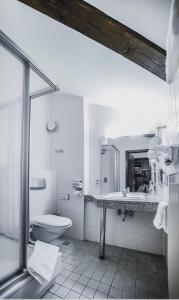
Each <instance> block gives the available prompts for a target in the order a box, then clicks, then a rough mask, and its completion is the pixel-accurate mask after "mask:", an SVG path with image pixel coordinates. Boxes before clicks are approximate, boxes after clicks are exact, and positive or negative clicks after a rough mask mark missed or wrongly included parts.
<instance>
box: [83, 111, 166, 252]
mask: <svg viewBox="0 0 179 300" xmlns="http://www.w3.org/2000/svg"><path fill="white" fill-rule="evenodd" d="M95 109H96V111H95ZM105 109H106V111H107V108H105ZM102 111H103V108H102ZM109 111H110V110H109ZM99 112H100V107H98V106H97V107H96V106H93V107H92V113H91V120H90V122H91V128H92V129H91V131H90V132H91V133H90V134H91V137H90V141H91V143H93V144H92V145H91V144H90V151H92V154H91V155H90V168H91V169H90V178H91V179H92V180H93V181H94V180H95V178H96V174H97V175H100V163H99V162H100V155H99V151H98V149H99V148H100V147H99V136H100V133H101V131H100V130H98V122H99V124H100V125H101V126H103V128H105V126H107V123H108V119H107V118H106V122H107V123H106V124H105V117H104V118H103V119H102V120H103V123H102V122H101V119H100V118H99V115H100V113H99ZM95 117H96V118H95ZM94 120H95V122H94ZM96 123H97V124H96ZM96 128H97V130H96ZM99 128H100V129H101V127H100V126H99ZM149 141H150V139H149V138H146V137H140V136H135V137H120V138H117V139H113V140H110V142H113V143H114V144H115V145H116V146H117V147H118V149H119V151H120V187H121V190H122V189H123V188H125V187H126V183H125V180H126V179H125V177H126V176H125V170H126V158H125V151H127V150H140V149H148V143H149ZM96 153H97V154H96ZM93 181H92V183H93V184H91V185H90V187H91V191H90V192H89V193H90V194H95V193H100V189H99V188H98V189H97V188H95V185H94V182H93ZM154 216H155V213H144V212H135V214H134V216H133V217H132V218H130V217H126V221H125V222H122V220H121V216H117V215H116V211H115V210H113V209H108V210H107V222H106V243H107V244H112V245H116V246H120V247H126V248H129V249H135V250H140V251H147V252H151V253H156V254H162V253H163V233H162V231H159V230H156V229H155V227H154V226H153V219H154ZM99 222H100V209H99V208H97V207H96V205H95V204H94V203H86V204H85V238H86V239H87V240H91V241H95V242H98V241H99V232H100V223H99Z"/></svg>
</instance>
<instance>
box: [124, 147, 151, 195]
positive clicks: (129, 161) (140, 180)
mask: <svg viewBox="0 0 179 300" xmlns="http://www.w3.org/2000/svg"><path fill="white" fill-rule="evenodd" d="M147 152H148V149H144V150H136V151H126V186H127V187H129V189H130V192H142V193H148V191H149V183H150V180H151V167H150V162H149V159H148V156H147Z"/></svg>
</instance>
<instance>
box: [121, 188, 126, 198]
mask: <svg viewBox="0 0 179 300" xmlns="http://www.w3.org/2000/svg"><path fill="white" fill-rule="evenodd" d="M122 195H123V197H126V196H127V192H126V189H124V190H123V191H122Z"/></svg>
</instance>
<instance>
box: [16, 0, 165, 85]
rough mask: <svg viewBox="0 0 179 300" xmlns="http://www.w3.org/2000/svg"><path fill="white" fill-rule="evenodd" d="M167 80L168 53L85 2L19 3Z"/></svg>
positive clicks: (42, 0)
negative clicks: (166, 63)
mask: <svg viewBox="0 0 179 300" xmlns="http://www.w3.org/2000/svg"><path fill="white" fill-rule="evenodd" d="M19 1H20V2H22V3H24V4H26V5H28V6H30V7H32V8H34V9H36V10H37V11H39V12H41V13H43V14H45V15H47V16H49V17H51V18H52V19H54V20H56V21H59V22H61V23H63V24H64V25H66V26H68V27H71V28H73V29H74V30H77V31H78V32H80V33H82V34H84V35H86V36H87V37H89V38H91V39H93V40H94V41H96V42H98V43H100V44H102V45H104V46H106V47H108V48H110V49H111V50H113V51H115V52H117V53H119V54H120V55H122V56H124V57H125V58H127V59H129V60H131V61H132V62H134V63H136V64H138V65H139V66H141V67H143V68H144V69H146V70H148V71H149V72H151V73H153V74H155V75H156V76H158V77H160V78H161V79H163V80H165V78H166V76H165V59H166V51H165V50H164V49H162V48H160V47H159V46H157V45H156V44H154V43H152V42H151V41H149V40H148V39H146V38H145V37H143V36H142V35H140V34H138V33H137V32H135V31H133V30H131V29H130V28H128V27H127V26H125V25H123V24H121V23H120V22H118V21H116V20H114V19H113V18H111V17H110V16H108V15H107V14H105V13H104V12H102V11H101V10H99V9H97V8H95V7H94V6H92V5H90V4H88V3H87V2H85V1H83V0H19Z"/></svg>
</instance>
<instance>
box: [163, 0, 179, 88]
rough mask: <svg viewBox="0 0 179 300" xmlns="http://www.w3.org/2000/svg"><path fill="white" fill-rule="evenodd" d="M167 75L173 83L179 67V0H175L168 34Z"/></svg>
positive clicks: (168, 79) (169, 81)
mask: <svg viewBox="0 0 179 300" xmlns="http://www.w3.org/2000/svg"><path fill="white" fill-rule="evenodd" d="M166 50H167V56H166V77H167V82H168V83H172V82H173V81H174V79H175V75H176V72H177V69H178V67H179V1H178V0H173V1H172V4H171V9H170V17H169V26H168V34H167V45H166Z"/></svg>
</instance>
